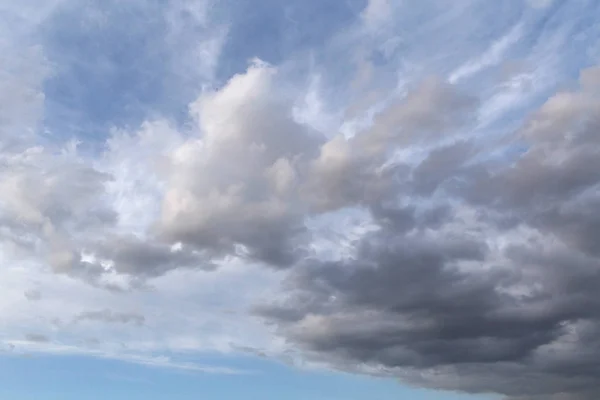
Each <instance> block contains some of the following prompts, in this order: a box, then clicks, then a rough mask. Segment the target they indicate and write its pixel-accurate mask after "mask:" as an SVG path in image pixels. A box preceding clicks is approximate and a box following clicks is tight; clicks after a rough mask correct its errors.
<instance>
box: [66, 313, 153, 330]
mask: <svg viewBox="0 0 600 400" xmlns="http://www.w3.org/2000/svg"><path fill="white" fill-rule="evenodd" d="M145 320H146V319H145V318H144V316H143V315H140V314H135V313H125V312H112V311H110V310H100V311H85V312H82V313H80V314H78V315H77V316H76V317H75V319H74V321H75V322H82V321H96V322H108V323H120V324H129V323H132V324H134V325H138V326H141V325H144V322H145Z"/></svg>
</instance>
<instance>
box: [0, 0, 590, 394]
mask: <svg viewBox="0 0 600 400" xmlns="http://www.w3.org/2000/svg"><path fill="white" fill-rule="evenodd" d="M321 3H322V4H325V3H323V2H321ZM321 3H320V4H321ZM409 3H410V5H409ZM27 4H28V7H31V4H29V3H27ZM148 4H150V3H149V2H145V1H136V2H133V3H131V4H129V5H127V6H125V7H124V8H119V7H117V8H114V4H112V2H109V3H106V4H105V5H101V6H94V5H90V4H87V3H86V4H84V5H83V6H82V5H80V4H75V3H70V2H66V3H62V4H58V5H57V7H58V9H54V8H53V7H50V8H49V9H45V10H39V13H32V14H31V15H30V17H29V19H28V18H26V16H27V15H29V14H28V13H27V12H19V13H16V14H14V13H13V14H11V15H13V16H14V15H16V17H14V18H12V17H11V18H12V19H11V22H10V26H12V27H15V32H17V33H15V35H14V37H13V36H10V37H9V36H6V35H5V36H6V37H8V39H7V40H5V41H2V43H0V49H1V50H3V51H6V53H7V54H9V55H13V56H8V57H5V58H3V60H2V61H0V89H5V90H0V92H1V93H0V106H2V105H4V107H0V246H1V248H0V249H1V251H0V263H1V266H2V268H0V282H1V286H2V287H1V289H2V293H3V298H2V301H0V324H1V325H2V326H3V327H6V328H3V331H2V333H1V334H0V343H2V348H11V349H13V350H15V351H28V349H29V350H32V351H35V352H38V351H39V352H49V353H53V354H85V355H90V356H95V357H106V358H115V359H127V360H130V361H132V362H137V363H140V364H146V365H152V366H160V367H168V368H178V369H182V370H190V371H205V372H218V373H230V372H236V371H234V370H233V369H228V368H221V367H214V368H213V367H211V366H206V367H205V366H198V365H195V364H189V363H186V362H181V361H179V356H180V355H181V354H183V353H185V354H189V352H194V354H204V353H214V352H215V351H216V352H221V353H234V352H239V351H241V352H244V353H251V354H255V355H259V356H261V357H262V356H266V357H274V358H277V359H279V360H284V361H286V362H290V363H295V364H301V365H311V366H314V365H318V366H320V367H321V366H324V365H325V366H327V367H328V368H336V369H342V370H348V371H352V372H359V373H368V374H377V375H382V376H386V377H393V378H396V379H400V380H401V381H402V382H408V383H410V384H413V385H418V386H425V387H431V388H438V389H450V390H458V391H467V392H495V393H499V394H503V395H506V396H508V397H509V398H511V399H525V398H527V399H530V398H532V399H536V398H553V397H554V398H556V399H561V398H565V399H578V400H580V399H588V398H596V397H597V394H598V391H599V388H598V384H597V382H598V376H597V369H598V367H599V365H598V362H597V360H598V359H600V350H599V349H600V347H599V343H598V340H597V339H596V338H597V337H598V333H599V332H600V323H599V320H598V315H597V312H596V311H595V310H596V309H597V308H598V307H597V306H598V305H599V304H598V303H599V301H600V299H598V296H597V295H596V290H595V288H596V286H597V284H598V283H599V282H598V274H597V272H596V270H597V266H598V256H599V251H598V248H600V244H599V243H598V239H597V238H598V232H599V229H600V222H599V221H600V219H599V218H598V216H597V211H596V210H597V209H598V205H599V204H600V201H599V198H598V187H599V185H598V184H599V180H600V175H599V173H598V171H600V168H599V167H600V165H598V160H599V159H600V157H599V156H600V154H598V149H597V148H598V146H597V138H596V136H597V135H596V133H597V131H598V128H599V127H600V121H599V118H598V115H600V102H599V98H600V94H599V93H598V88H599V85H598V82H599V79H598V76H599V74H598V68H590V69H587V70H584V71H582V72H581V78H580V81H579V83H578V87H576V86H577V85H573V87H572V88H571V89H566V88H565V87H561V88H560V89H557V88H556V87H555V85H556V84H557V83H558V82H561V83H562V82H564V81H566V78H568V77H569V76H570V74H572V73H573V71H575V70H576V69H579V68H580V66H581V65H586V64H589V63H590V62H589V60H588V59H587V58H586V59H585V60H584V59H583V58H584V56H583V54H587V53H586V51H585V47H586V46H587V45H588V44H589V42H590V39H589V38H594V37H596V36H597V35H594V31H593V29H592V28H590V27H589V26H587V25H586V24H585V23H584V22H581V23H579V22H578V23H577V24H574V23H572V21H579V19H577V18H571V17H573V15H574V14H579V13H582V14H585V15H595V13H596V11H597V10H596V8H595V6H593V4H592V2H588V3H585V2H579V3H577V4H575V3H568V2H563V3H561V5H560V7H556V9H555V8H551V10H550V11H548V12H546V11H535V12H534V11H531V10H527V4H526V2H514V3H511V4H508V3H502V5H501V6H490V5H488V4H487V3H485V5H484V3H483V2H480V1H477V0H472V1H471V0H469V1H465V2H461V4H459V5H457V6H456V7H452V8H451V9H448V7H446V6H445V5H442V4H441V3H439V2H435V1H423V2H419V4H417V3H414V2H403V3H400V2H399V3H398V4H392V2H389V1H371V2H369V3H368V5H367V6H366V8H364V9H363V11H362V12H360V10H359V9H357V10H356V13H355V14H356V15H355V16H354V17H352V18H356V19H357V20H356V21H354V20H353V19H352V18H349V20H352V21H354V22H352V25H351V26H346V27H345V28H344V29H341V30H340V32H338V33H332V32H331V31H330V29H333V28H331V27H333V26H336V27H337V26H338V25H335V24H341V22H340V21H329V19H331V18H329V16H328V15H327V14H326V13H320V12H315V13H316V14H318V18H323V19H324V20H325V19H326V20H328V21H327V22H328V25H327V28H326V29H325V28H323V27H321V28H318V29H315V30H313V31H311V32H310V33H309V32H303V31H302V29H305V30H306V28H303V23H301V22H302V21H306V20H311V21H312V20H314V18H315V17H314V15H315V14H314V13H313V11H314V9H313V6H314V4H313V3H311V2H303V3H302V5H300V3H298V4H291V5H290V6H289V7H288V8H287V11H286V13H284V14H285V16H286V18H288V19H286V21H287V22H286V23H285V24H280V25H277V26H278V27H279V26H281V27H282V28H278V29H280V30H281V29H283V27H285V26H287V25H286V24H288V25H290V26H293V29H296V30H297V31H296V30H295V31H293V32H291V31H288V32H287V34H286V35H283V37H284V38H283V39H282V43H283V42H285V43H283V44H281V43H280V42H277V43H278V44H281V45H282V47H285V49H284V50H285V51H284V50H281V51H279V50H278V48H277V46H275V44H273V43H270V42H269V46H268V47H265V46H264V43H263V42H261V41H260V40H257V41H256V42H252V43H249V42H250V41H251V40H250V39H249V38H248V37H247V33H246V32H244V29H247V27H246V28H244V26H245V25H243V24H240V23H239V21H238V19H237V18H238V17H239V16H240V15H241V16H243V17H244V18H246V17H247V16H246V15H244V14H245V12H246V11H247V10H246V9H245V8H240V9H235V10H223V9H220V8H219V7H220V6H222V4H221V3H219V7H216V5H215V7H213V8H211V7H208V8H206V7H205V5H206V4H204V3H197V2H183V3H178V4H177V5H175V6H169V7H166V8H163V7H162V6H161V7H158V6H156V5H155V4H154V3H152V4H153V7H149V8H148V7H145V6H146V5H148ZM311 4H313V5H311ZM507 4H508V5H507ZM0 7H2V6H0ZM256 7H257V10H263V9H265V8H269V7H265V5H264V4H261V5H260V7H259V6H256ZM261 7H262V8H261ZM319 7H322V5H321V6H319ZM336 7H337V6H336ZM344 7H346V6H345V5H344ZM33 8H34V9H35V7H33ZM315 9H316V8H315ZM282 10H283V8H282V9H281V10H280V9H276V10H273V9H272V7H271V8H270V11H272V12H273V14H277V13H278V12H279V11H282ZM319 10H320V8H319ZM336 10H338V9H337V8H336ZM30 11H35V10H30ZM163 11H164V13H163ZM263 11H264V10H263ZM338 11H339V10H338ZM11 12H12V11H11ZM569 13H573V15H571V14H569ZM238 14H239V15H238ZM224 15H225V16H228V17H231V16H233V17H232V18H234V21H221V20H220V19H219V18H220V17H223V16H224ZM282 15H283V14H282ZM79 17H85V18H83V19H81V20H84V21H86V23H85V24H84V25H85V26H82V27H79V28H73V27H74V26H77V25H76V24H71V23H68V24H67V23H64V22H66V21H71V22H72V21H74V20H78V21H79V20H80V18H79ZM112 17H114V18H112ZM146 17H147V18H146ZM217 17H219V18H217ZM300 17H302V18H304V19H302V18H300ZM257 18H258V20H260V21H266V22H269V23H271V22H273V21H272V20H276V19H277V18H276V15H271V14H269V15H262V16H260V15H259V16H258V17H257ZM225 19H227V18H225ZM251 20H252V19H251ZM565 20H568V21H567V22H565ZM115 21H118V22H119V27H116V25H115V26H112V25H114V24H116V22H115ZM211 21H212V22H211ZM19 22H23V25H27V24H29V25H32V26H33V28H32V27H31V26H29V27H21V24H20V23H19ZM121 22H122V23H121ZM147 22H148V23H147ZM213 22H214V24H213ZM229 22H231V24H230V23H229ZM329 22H331V24H329ZM334 22H335V23H334ZM128 23H129V24H128ZM107 24H108V25H107ZM111 24H112V25H111ZM255 25H256V28H257V30H261V29H264V30H265V31H266V24H264V25H261V24H255ZM40 26H41V27H42V28H43V29H41V28H40ZM122 26H128V27H129V28H131V29H129V28H128V29H129V30H130V31H131V32H132V35H131V36H130V37H129V36H128V37H124V36H123V34H122V32H121V30H120V29H121V28H120V27H122ZM556 26H559V27H560V29H555V28H554V27H556ZM16 28H19V29H16ZM109 28H110V29H109ZM259 28H260V29H259ZM0 29H2V30H3V31H5V30H7V31H12V30H11V29H3V28H0ZM40 29H41V30H40ZM61 29H62V30H61ZM64 29H69V30H68V31H65V30H64ZM290 29H291V28H290ZM70 30H75V31H77V32H70ZM41 31H44V32H46V33H48V35H49V36H48V37H49V40H48V41H41V42H40V43H36V40H38V41H39V34H40V32H41ZM325 31H326V32H325ZM253 32H254V31H253ZM261 32H262V31H261ZM319 32H320V33H321V34H322V35H321V36H319V34H318V33H319ZM9 33H10V32H9ZM70 33H73V34H74V35H70ZM263 33H264V32H263ZM62 35H65V36H62ZM157 35H158V36H160V38H158V37H157ZM271 36H272V35H270V36H268V37H271ZM64 37H73V38H78V39H85V40H84V42H85V43H91V44H95V45H97V46H91V45H89V46H87V45H86V46H83V47H82V46H77V45H73V42H77V41H76V40H74V41H73V42H68V41H61V38H62V39H64ZM261 37H262V36H261ZM115 38H117V39H123V40H117V39H115ZM240 38H242V39H243V40H241V41H242V42H243V43H244V46H245V47H244V49H243V51H242V50H241V49H240V44H239V43H238V41H240ZM302 38H305V39H302ZM567 39H569V40H567ZM571 39H573V40H571ZM86 40H87V42H86ZM286 40H288V41H289V43H292V42H294V41H296V42H298V43H299V42H302V45H298V48H290V47H293V46H291V45H290V46H289V47H288V44H289V43H288V42H286ZM303 40H304V41H303ZM442 41H443V42H444V43H446V44H445V45H444V46H440V45H439V43H441V42H442ZM296 42H294V43H296ZM315 43H316V44H315ZM311 46H312V47H311ZM307 47H310V52H309V53H310V57H309V56H307V55H306V53H305V52H304V51H305V50H306V48H307ZM94 49H95V50H94ZM115 49H117V50H119V49H120V50H119V51H116V50H115ZM259 50H260V51H259ZM94 51H96V53H94ZM140 51H141V53H140ZM231 52H234V53H236V57H232V56H231ZM117 53H118V54H117ZM247 53H253V54H252V55H255V54H259V55H261V54H268V55H271V56H272V57H271V58H270V61H272V60H275V61H281V62H272V63H266V62H263V61H260V60H258V59H254V60H253V61H251V63H250V65H249V66H248V67H247V68H245V69H244V68H240V65H242V64H243V63H246V61H247V59H246V58H245V57H246V54H247ZM557 54H562V55H567V56H569V55H570V56H572V57H566V56H565V57H558V56H557ZM179 56H181V57H179ZM284 56H285V57H288V59H285V60H281V58H285V57H284ZM227 57H230V58H227ZM522 57H525V58H526V60H525V61H523V63H522V65H524V67H523V69H524V71H525V72H523V74H521V75H519V76H517V77H511V78H509V79H508V80H505V81H503V80H502V79H504V77H497V76H495V77H494V76H492V75H494V72H497V70H498V69H499V68H501V66H502V65H503V64H504V63H505V61H507V60H515V59H516V60H517V61H520V58H522ZM538 58H539V60H542V61H539V60H538ZM307 59H310V61H307ZM533 61H534V63H533V65H530V64H531V62H533ZM520 64H521V63H520ZM244 65H246V64H244ZM136 66H137V67H136ZM133 67H135V68H133ZM77 71H78V72H77ZM140 71H142V72H140ZM227 71H229V72H227ZM232 71H234V72H235V74H234V75H232V76H230V74H229V73H230V72H232ZM76 72H77V73H76ZM484 72H485V73H484ZM79 73H81V75H80V74H79ZM316 77H318V78H316ZM104 78H106V79H104ZM306 82H308V83H309V84H308V85H306V86H308V87H305V86H304V85H305V83H306ZM453 82H457V83H460V85H456V84H453ZM524 82H528V84H527V85H525V84H524ZM95 85H99V86H102V85H105V86H102V87H96V86H95ZM147 85H150V86H151V88H150V89H151V90H150V89H148V86H147ZM525 86H527V88H525ZM63 89H68V90H63ZM96 89H98V90H96ZM147 89H148V90H147ZM69 93H71V94H73V93H74V94H78V95H81V96H79V97H78V96H71V95H70V94H69ZM61 94H62V96H66V97H61ZM301 98H304V102H305V103H307V104H306V107H305V108H306V109H305V110H300V112H299V111H298V108H299V106H298V104H299V103H300V102H301V100H299V99H301ZM113 100H114V101H113ZM509 100H510V101H509ZM188 103H189V106H188ZM538 103H539V104H538ZM103 105H107V107H104V106H103ZM534 105H535V107H536V109H535V110H534V111H531V110H529V109H528V107H529V106H534ZM129 106H132V107H133V108H131V107H129ZM62 107H64V108H62ZM300 108H301V107H300ZM523 115H526V116H525V117H523ZM88 117H93V118H88ZM83 120H85V123H83V122H82V121H83ZM142 120H143V122H141V123H138V122H140V121H142ZM88 122H92V125H93V126H90V125H88V124H87V123H88ZM114 124H118V126H112V125H114ZM62 128H65V130H63V129H62ZM71 128H74V130H71ZM88 128H89V129H88ZM75 131H77V136H78V140H74V141H69V140H67V138H66V136H65V135H67V134H65V132H68V134H69V135H70V134H71V133H73V132H75ZM67 136H68V135H67ZM265 267H267V268H265ZM32 287H35V289H34V290H32V289H31V288H32ZM40 293H43V296H40ZM31 300H34V301H31ZM249 307H253V309H252V310H253V313H252V314H250V315H249V313H248V308H249ZM257 317H258V318H257ZM69 321H71V322H75V323H69ZM24 332H35V333H30V334H24ZM15 338H21V339H20V340H16V339H15ZM22 338H25V340H22ZM50 338H51V340H50ZM89 338H95V339H89ZM11 346H12V347H11ZM150 354H169V355H172V358H171V356H170V357H158V358H157V357H153V356H150Z"/></svg>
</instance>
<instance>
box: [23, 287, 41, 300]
mask: <svg viewBox="0 0 600 400" xmlns="http://www.w3.org/2000/svg"><path fill="white" fill-rule="evenodd" d="M24 296H25V298H26V299H27V300H29V301H38V300H40V299H41V298H42V292H40V291H39V290H36V289H32V290H28V291H26V292H25V293H24Z"/></svg>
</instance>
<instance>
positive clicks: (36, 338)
mask: <svg viewBox="0 0 600 400" xmlns="http://www.w3.org/2000/svg"><path fill="white" fill-rule="evenodd" d="M25 340H27V341H28V342H33V343H48V342H50V338H49V337H48V336H45V335H42V334H39V333H28V334H26V335H25Z"/></svg>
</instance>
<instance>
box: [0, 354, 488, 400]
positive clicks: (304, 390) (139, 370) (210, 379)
mask: <svg viewBox="0 0 600 400" xmlns="http://www.w3.org/2000/svg"><path fill="white" fill-rule="evenodd" d="M223 358H224V357H219V358H218V359H217V360H220V361H221V362H222V361H223ZM227 361H228V362H229V363H233V364H235V365H236V366H239V367H244V368H248V369H252V370H254V371H256V372H255V373H253V374H240V375H226V374H222V375H219V374H203V373H197V372H182V371H176V370H167V369H162V368H154V367H147V366H141V365H136V364H130V363H126V362H121V361H111V360H99V359H90V358H81V357H62V356H54V357H46V356H34V357H27V358H25V357H0V397H2V398H10V399H13V400H37V399H42V398H43V399H45V400H79V399H82V398H85V399H86V400H101V399H102V400H104V399H106V398H110V399H113V400H125V399H127V400H129V399H132V398H136V399H145V400H158V399H161V400H162V399H172V400H192V399H194V400H195V399H198V398H201V399H203V400H221V399H228V400H242V399H243V400H246V399H261V400H281V399H284V400H305V399H314V400H364V399H370V398H376V399H378V400H399V399H407V400H409V399H410V400H434V399H436V400H437V399H440V400H488V399H495V398H497V397H492V396H485V395H478V396H469V395H465V394H453V393H439V392H436V391H432V390H421V389H414V388H408V387H402V386H401V385H398V384H397V383H396V382H394V381H393V380H384V379H377V378H370V377H364V376H362V377H360V376H353V375H348V374H341V373H333V372H316V371H307V370H300V369H295V368H290V367H287V366H285V365H283V364H279V363H274V362H271V361H267V360H263V359H259V358H253V357H252V358H251V357H247V358H245V357H237V358H235V359H228V360H227ZM31 379H35V385H31Z"/></svg>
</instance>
